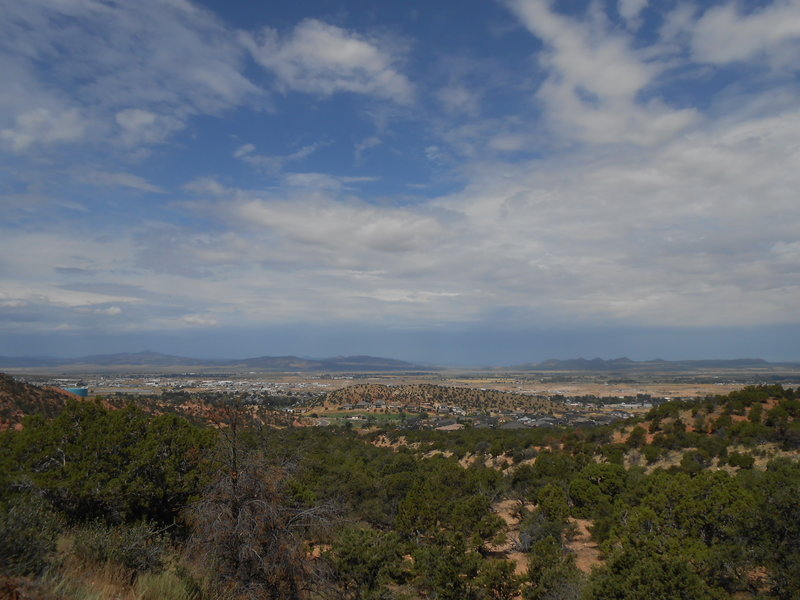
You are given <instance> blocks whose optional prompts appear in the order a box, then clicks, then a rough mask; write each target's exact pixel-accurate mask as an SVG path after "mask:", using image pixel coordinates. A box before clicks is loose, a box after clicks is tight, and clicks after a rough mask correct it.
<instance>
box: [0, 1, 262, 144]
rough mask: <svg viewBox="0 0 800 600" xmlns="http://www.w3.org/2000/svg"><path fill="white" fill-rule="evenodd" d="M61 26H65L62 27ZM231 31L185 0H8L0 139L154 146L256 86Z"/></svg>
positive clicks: (0, 37)
mask: <svg viewBox="0 0 800 600" xmlns="http://www.w3.org/2000/svg"><path fill="white" fill-rule="evenodd" d="M66 23H69V26H66V25H65V24H66ZM245 57H246V50H245V49H244V48H243V47H242V46H241V44H240V42H239V41H238V39H237V37H236V34H235V32H233V31H232V30H230V29H228V28H226V27H225V26H224V25H222V24H221V23H220V22H219V21H218V20H217V19H216V18H215V17H214V16H213V15H212V14H211V13H209V12H208V11H205V10H203V9H200V8H198V7H196V6H194V5H192V4H190V3H188V2H163V1H160V0H142V1H139V2H123V3H106V2H99V1H95V0H85V1H65V2H47V3H43V2H16V3H11V4H8V5H7V6H4V14H3V19H2V21H0V66H2V70H3V71H4V75H5V76H8V77H9V80H10V81H12V82H13V83H12V89H10V90H9V91H8V93H7V94H4V93H0V127H2V133H0V135H1V136H2V138H3V139H5V140H6V141H7V142H9V143H10V144H11V145H12V147H13V148H14V149H15V150H17V151H23V150H27V149H29V148H32V147H34V146H35V145H48V144H54V143H56V142H61V143H66V142H74V141H78V140H87V141H94V142H97V141H102V142H113V141H117V140H120V141H122V143H123V144H126V145H128V146H135V145H139V144H151V143H154V142H160V141H162V140H164V139H165V138H166V137H167V136H169V135H170V134H172V133H174V132H175V131H177V130H178V129H180V128H181V127H182V126H183V123H185V121H186V120H187V118H189V117H191V116H193V115H197V114H216V113H218V112H220V111H222V110H225V109H228V108H231V107H235V106H240V105H242V104H244V103H246V102H250V101H253V100H255V99H257V98H263V92H262V91H261V90H260V89H259V88H258V87H257V86H255V85H254V84H253V83H251V82H250V81H249V80H248V79H247V78H246V77H245V76H244V75H243V74H242V70H243V62H244V59H245Z"/></svg>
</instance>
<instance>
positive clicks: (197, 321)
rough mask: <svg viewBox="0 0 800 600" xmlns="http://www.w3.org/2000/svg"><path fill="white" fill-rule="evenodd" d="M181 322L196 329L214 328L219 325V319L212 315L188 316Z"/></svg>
mask: <svg viewBox="0 0 800 600" xmlns="http://www.w3.org/2000/svg"><path fill="white" fill-rule="evenodd" d="M180 321H181V322H182V323H184V324H185V325H191V326H194V327H212V326H214V325H216V324H217V319H216V318H214V317H213V316H211V315H197V314H196V315H186V316H184V317H182V318H181V319H180Z"/></svg>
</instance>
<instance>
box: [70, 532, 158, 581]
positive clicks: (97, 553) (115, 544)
mask: <svg viewBox="0 0 800 600" xmlns="http://www.w3.org/2000/svg"><path fill="white" fill-rule="evenodd" d="M167 548H168V539H167V536H166V535H165V534H164V533H162V532H159V531H157V530H156V529H155V527H154V526H153V525H151V524H149V523H145V522H140V523H136V524H134V525H119V526H116V527H109V526H108V525H105V524H103V523H100V522H97V523H93V524H91V525H86V526H84V527H81V528H80V529H77V530H76V532H75V542H74V552H75V554H76V555H78V556H79V557H81V558H82V559H84V560H87V561H89V562H93V563H100V564H102V563H114V564H117V565H120V566H122V567H125V568H126V569H130V570H132V571H134V572H136V573H144V572H147V571H154V570H156V569H159V568H161V567H162V566H163V564H164V555H165V554H166V551H167Z"/></svg>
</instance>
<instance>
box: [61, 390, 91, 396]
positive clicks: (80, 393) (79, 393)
mask: <svg viewBox="0 0 800 600" xmlns="http://www.w3.org/2000/svg"><path fill="white" fill-rule="evenodd" d="M61 389H62V390H64V391H65V392H69V393H70V394H75V395H76V396H80V397H81V398H88V397H89V388H85V387H68V388H61Z"/></svg>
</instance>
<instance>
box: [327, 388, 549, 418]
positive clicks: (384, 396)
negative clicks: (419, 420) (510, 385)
mask: <svg viewBox="0 0 800 600" xmlns="http://www.w3.org/2000/svg"><path fill="white" fill-rule="evenodd" d="M359 402H366V403H369V404H374V403H375V402H384V403H385V404H386V405H397V406H400V407H403V408H404V409H406V410H413V409H418V410H424V408H425V407H435V406H437V405H444V406H457V407H461V408H463V409H465V410H472V411H479V410H487V411H493V410H524V411H530V412H539V413H552V412H554V411H558V410H562V409H563V407H562V405H560V404H558V403H556V402H552V401H551V400H548V399H546V398H542V397H538V396H528V395H524V394H514V393H511V392H501V391H498V390H480V389H474V388H461V387H451V386H443V385H433V384H427V383H424V384H408V385H396V386H393V385H381V384H359V385H353V386H350V387H346V388H343V389H340V390H336V391H334V392H331V393H330V394H328V396H327V398H326V404H327V405H329V406H331V407H336V406H341V405H344V404H357V403H359Z"/></svg>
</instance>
